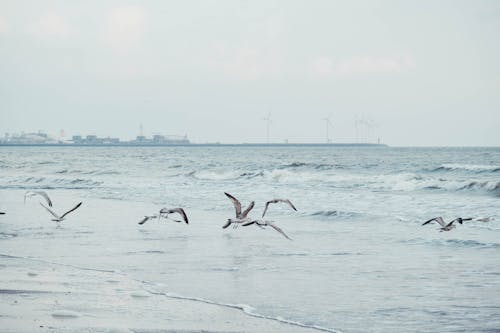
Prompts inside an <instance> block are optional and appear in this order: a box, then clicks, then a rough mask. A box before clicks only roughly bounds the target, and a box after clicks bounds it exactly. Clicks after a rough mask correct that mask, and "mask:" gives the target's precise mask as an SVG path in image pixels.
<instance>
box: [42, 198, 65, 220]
mask: <svg viewBox="0 0 500 333" xmlns="http://www.w3.org/2000/svg"><path fill="white" fill-rule="evenodd" d="M40 205H42V207H43V208H45V209H46V210H47V211H48V212H49V213H50V214H52V216H54V217H55V218H56V219H58V220H59V219H62V216H59V215H57V214H56V213H54V212H53V211H52V209H50V208H49V207H47V206H45V205H44V204H43V203H41V202H40Z"/></svg>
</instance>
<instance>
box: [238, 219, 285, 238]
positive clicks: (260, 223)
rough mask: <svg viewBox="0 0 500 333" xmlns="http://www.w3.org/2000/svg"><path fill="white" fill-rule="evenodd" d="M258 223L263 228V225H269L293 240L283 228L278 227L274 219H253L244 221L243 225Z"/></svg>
mask: <svg viewBox="0 0 500 333" xmlns="http://www.w3.org/2000/svg"><path fill="white" fill-rule="evenodd" d="M254 223H255V224H256V225H258V226H259V227H261V228H263V227H266V226H269V227H271V228H273V229H274V230H276V231H277V232H279V233H280V234H282V235H283V236H285V238H286V239H289V240H292V239H291V238H290V237H288V236H287V235H286V234H285V233H284V232H283V230H281V228H279V227H277V226H276V225H275V224H274V223H273V221H267V220H253V221H249V222H245V223H243V226H244V227H246V226H249V225H252V224H254Z"/></svg>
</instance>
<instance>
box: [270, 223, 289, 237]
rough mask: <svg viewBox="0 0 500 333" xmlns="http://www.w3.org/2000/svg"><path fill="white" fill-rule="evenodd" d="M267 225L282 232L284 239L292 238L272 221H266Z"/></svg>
mask: <svg viewBox="0 0 500 333" xmlns="http://www.w3.org/2000/svg"><path fill="white" fill-rule="evenodd" d="M267 225H268V226H270V227H271V228H273V229H274V230H276V231H277V232H279V233H280V234H282V235H283V236H285V238H286V239H289V240H292V239H291V238H290V237H288V236H287V235H286V234H285V233H284V232H283V230H281V229H280V228H279V227H277V226H275V225H274V224H272V223H269V222H268V223H267Z"/></svg>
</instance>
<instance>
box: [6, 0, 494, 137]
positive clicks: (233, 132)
mask: <svg viewBox="0 0 500 333" xmlns="http://www.w3.org/2000/svg"><path fill="white" fill-rule="evenodd" d="M141 124H142V128H143V133H144V135H147V136H150V135H153V134H167V135H185V134H187V135H188V138H189V139H190V140H191V141H192V142H196V143H205V142H221V143H243V142H245V143H265V142H267V140H269V142H276V143H283V142H289V143H299V142H304V143H313V142H318V143H323V142H326V141H327V140H331V142H377V141H378V140H380V142H382V143H386V144H388V145H391V146H500V1H495V0H492V1H485V0H477V1H459V0H453V1H446V0H443V1H434V0H421V1H402V0H401V1H389V0H386V1H333V0H325V1H322V0H314V1H306V0H303V1H287V0H283V1H272V0H266V1H259V0H252V1H250V0H248V1H236V0H217V1H214V0H204V1H201V0H199V1H194V0H186V1H162V0H157V1H153V0H150V1H126V0H125V1H95V0H87V1H83V0H82V1H66V0H64V1H50V0H48V1H38V0H34V1H27V0H19V1H6V0H0V135H2V136H3V133H21V132H23V131H24V132H37V131H39V130H42V131H44V132H46V133H49V134H51V135H54V136H55V137H59V136H60V135H61V130H64V135H65V138H70V137H71V136H72V135H88V134H93V135H98V136H111V137H120V138H121V139H132V138H134V137H135V136H136V135H138V134H139V133H140V126H141ZM268 129H269V131H268Z"/></svg>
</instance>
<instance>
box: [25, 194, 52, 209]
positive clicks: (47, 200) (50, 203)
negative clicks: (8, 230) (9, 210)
mask: <svg viewBox="0 0 500 333" xmlns="http://www.w3.org/2000/svg"><path fill="white" fill-rule="evenodd" d="M35 195H39V196H41V197H43V198H44V199H45V201H46V202H47V204H48V205H49V207H52V201H51V200H50V198H49V195H48V194H47V193H46V192H44V191H28V192H26V193H25V194H24V203H26V198H27V197H32V196H35Z"/></svg>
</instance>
